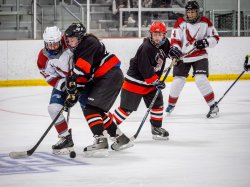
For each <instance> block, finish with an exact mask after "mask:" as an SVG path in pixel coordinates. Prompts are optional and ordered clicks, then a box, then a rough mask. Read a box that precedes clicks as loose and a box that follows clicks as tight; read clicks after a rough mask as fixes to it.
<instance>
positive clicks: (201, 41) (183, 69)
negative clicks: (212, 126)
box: [166, 1, 219, 117]
mask: <svg viewBox="0 0 250 187" xmlns="http://www.w3.org/2000/svg"><path fill="white" fill-rule="evenodd" d="M185 8H186V16H185V17H181V18H178V19H177V21H176V22H175V25H174V29H173V30H172V34H171V49H170V56H171V57H173V58H177V59H179V58H180V57H181V56H182V54H185V53H188V52H189V51H190V50H192V49H193V48H195V50H194V51H193V52H192V53H191V54H189V55H187V56H185V57H184V58H183V61H180V62H183V63H178V65H177V66H174V69H173V75H174V80H173V82H172V85H171V89H170V94H169V99H168V107H167V108H166V112H167V113H168V114H170V113H171V112H172V111H173V110H174V107H175V105H176V103H177V100H178V98H179V95H180V93H181V91H182V89H183V87H184V85H185V82H186V78H187V76H188V73H189V71H190V69H191V67H192V68H193V76H194V77H195V82H196V85H197V87H198V89H199V90H200V92H201V94H202V95H203V97H204V99H205V101H206V102H207V104H208V106H209V107H210V111H211V115H210V116H209V117H213V116H216V115H217V113H218V112H219V108H218V106H216V105H215V99H214V98H215V96H214V92H213V89H212V87H211V85H210V83H209V81H208V78H207V77H208V75H209V72H208V54H207V50H206V48H207V47H214V46H216V45H217V43H218V41H219V35H218V33H217V31H216V29H215V28H214V26H213V24H212V23H211V21H210V20H209V19H208V18H206V17H204V16H201V15H200V14H199V4H198V3H197V2H196V1H188V2H187V4H186V7H185Z"/></svg>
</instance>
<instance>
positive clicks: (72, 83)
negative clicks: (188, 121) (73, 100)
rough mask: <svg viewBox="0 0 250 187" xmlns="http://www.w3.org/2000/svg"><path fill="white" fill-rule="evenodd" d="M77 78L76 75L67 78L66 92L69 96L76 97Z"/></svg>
mask: <svg viewBox="0 0 250 187" xmlns="http://www.w3.org/2000/svg"><path fill="white" fill-rule="evenodd" d="M76 78H77V76H76V75H75V74H73V75H72V76H69V77H67V78H66V91H67V93H68V94H69V95H71V94H72V95H75V94H76V93H77V85H76Z"/></svg>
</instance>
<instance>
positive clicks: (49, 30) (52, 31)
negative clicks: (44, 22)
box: [43, 26, 62, 43]
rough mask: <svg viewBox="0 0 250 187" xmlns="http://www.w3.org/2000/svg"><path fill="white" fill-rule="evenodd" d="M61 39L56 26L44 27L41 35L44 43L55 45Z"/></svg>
mask: <svg viewBox="0 0 250 187" xmlns="http://www.w3.org/2000/svg"><path fill="white" fill-rule="evenodd" d="M61 39H62V32H61V31H60V29H59V28H58V27H57V26H53V27H46V29H45V30H44V33H43V40H44V42H45V43H57V42H59V41H61Z"/></svg>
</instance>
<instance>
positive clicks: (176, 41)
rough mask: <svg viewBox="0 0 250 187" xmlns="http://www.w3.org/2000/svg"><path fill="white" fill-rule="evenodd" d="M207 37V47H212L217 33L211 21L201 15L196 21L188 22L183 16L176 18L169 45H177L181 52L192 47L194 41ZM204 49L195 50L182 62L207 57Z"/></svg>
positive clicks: (217, 36) (187, 50) (217, 39)
mask: <svg viewBox="0 0 250 187" xmlns="http://www.w3.org/2000/svg"><path fill="white" fill-rule="evenodd" d="M202 39H207V41H208V43H209V47H214V46H216V44H217V43H218V41H219V35H218V32H217V31H216V29H215V28H214V26H213V24H212V23H211V21H210V20H209V19H208V18H206V17H204V16H202V17H201V18H200V19H199V20H198V21H197V22H196V23H194V24H191V23H188V22H187V21H186V20H185V18H183V17H181V18H179V19H177V21H176V22H175V25H174V29H173V30H172V33H171V45H172V46H175V47H178V48H179V49H180V50H181V51H182V53H183V54H185V53H188V52H189V51H190V50H192V49H193V47H194V43H195V41H198V40H202ZM207 57H208V55H207V51H206V49H202V50H195V51H194V52H193V53H191V54H190V55H188V56H186V57H185V58H183V62H184V63H188V62H194V61H197V60H201V59H203V58H207Z"/></svg>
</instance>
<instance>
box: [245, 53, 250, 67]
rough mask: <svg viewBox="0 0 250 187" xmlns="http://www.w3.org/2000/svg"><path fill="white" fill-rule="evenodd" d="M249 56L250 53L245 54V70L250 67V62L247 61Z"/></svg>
mask: <svg viewBox="0 0 250 187" xmlns="http://www.w3.org/2000/svg"><path fill="white" fill-rule="evenodd" d="M249 57H250V55H247V56H246V59H245V63H244V70H245V71H248V70H249V69H250V63H249V62H248V58H249Z"/></svg>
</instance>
